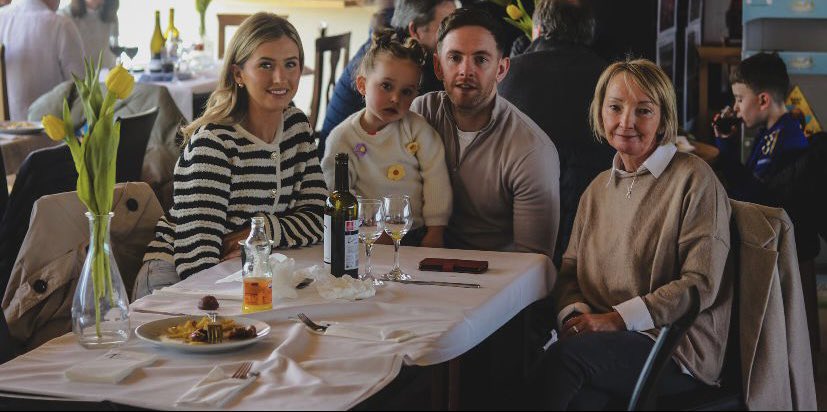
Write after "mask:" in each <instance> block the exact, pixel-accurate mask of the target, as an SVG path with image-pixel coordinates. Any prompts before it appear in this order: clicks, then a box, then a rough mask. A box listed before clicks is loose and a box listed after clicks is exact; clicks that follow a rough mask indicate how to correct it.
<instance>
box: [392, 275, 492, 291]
mask: <svg viewBox="0 0 827 412" xmlns="http://www.w3.org/2000/svg"><path fill="white" fill-rule="evenodd" d="M382 280H384V281H386V282H396V283H404V284H407V285H423V286H451V287H455V288H472V289H479V288H482V286H480V284H479V283H461V282H442V281H437V280H402V279H390V278H387V277H383V278H382Z"/></svg>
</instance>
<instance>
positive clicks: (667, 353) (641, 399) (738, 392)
mask: <svg viewBox="0 0 827 412" xmlns="http://www.w3.org/2000/svg"><path fill="white" fill-rule="evenodd" d="M740 243H741V242H740V236H739V235H738V228H737V227H736V225H735V220H734V219H731V221H730V248H731V249H730V252H729V256H728V260H729V262H728V264H727V266H728V268H727V270H726V271H725V272H724V274H725V275H730V276H733V283H732V296H733V298H732V312H731V314H730V324H729V338H728V340H727V344H726V349H725V354H724V365H723V368H722V370H721V377H720V381H721V386H720V387H703V388H701V389H698V390H693V391H690V392H687V393H682V394H679V395H675V396H669V397H658V394H657V382H658V381H659V378H660V375H661V373H662V372H663V371H664V370H665V369H666V366H667V365H668V362H670V360H671V359H672V356H673V355H674V352H675V349H676V348H677V346H678V344H679V343H680V342H681V340H683V338H684V336H686V332H687V331H688V330H689V328H690V327H691V326H692V324H693V323H694V322H695V319H696V318H697V317H698V313H699V311H700V296H699V294H698V290H697V288H695V287H694V286H693V287H692V288H690V290H689V296H690V305H689V310H688V311H687V313H686V314H685V315H683V316H682V317H681V318H679V319H678V320H677V321H675V322H674V323H673V324H672V325H666V326H663V327H662V328H661V330H660V335H658V339H657V341H656V342H655V345H654V347H652V351H651V352H649V358H648V359H647V360H646V363H645V364H644V366H643V370H642V371H641V372H640V375H638V381H637V384H636V385H635V390H634V392H632V398H631V400H630V401H629V404H628V410H630V411H637V410H643V411H654V410H689V411H706V410H736V411H740V410H746V409H747V408H746V404H745V402H744V396H743V384H742V380H741V358H740V354H741V351H740V339H739V336H740V331H739V322H738V316H739V313H738V304H739V300H740V299H739V295H738V287H739V286H738V283H739V282H740V278H739V273H740V262H739V259H740V254H739V253H738V246H739V245H740Z"/></svg>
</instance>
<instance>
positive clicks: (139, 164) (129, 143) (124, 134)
mask: <svg viewBox="0 0 827 412" xmlns="http://www.w3.org/2000/svg"><path fill="white" fill-rule="evenodd" d="M157 117H158V107H157V106H155V107H153V108H151V109H149V110H147V111H145V112H142V113H136V114H133V115H129V116H124V117H121V118H120V121H121V140H120V143H119V144H118V160H117V163H116V166H115V181H116V182H118V183H121V182H138V181H140V180H141V170H142V169H143V166H144V154H145V153H146V146H147V143H149V136H150V134H151V133H152V127H153V126H155V118H157Z"/></svg>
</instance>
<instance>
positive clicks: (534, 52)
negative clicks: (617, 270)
mask: <svg viewBox="0 0 827 412" xmlns="http://www.w3.org/2000/svg"><path fill="white" fill-rule="evenodd" d="M589 3H590V2H589V1H588V0H583V1H570V0H540V1H538V2H537V4H536V8H535V9H534V19H533V20H534V25H535V28H536V29H535V31H537V32H538V35H537V38H536V39H534V41H533V42H532V43H531V45H530V46H529V47H528V50H527V51H526V52H525V53H524V54H521V55H519V56H517V57H513V58H512V59H511V68H510V69H509V70H508V75H507V76H505V79H503V81H502V82H501V83H500V85H499V86H498V90H499V93H500V96H502V97H505V98H506V99H507V100H508V101H509V102H511V103H513V104H514V106H517V108H518V109H520V110H521V111H522V112H523V113H525V114H527V115H528V117H530V118H531V120H534V122H535V123H537V125H538V126H540V128H541V129H543V131H544V132H546V134H547V135H548V137H550V138H551V140H552V141H553V142H554V146H555V147H556V148H557V152H558V154H559V158H560V229H559V232H558V236H557V246H556V247H555V254H554V263H555V265H557V267H558V268H559V267H560V260H561V258H562V255H563V251H564V250H565V248H566V245H568V243H569V235H570V234H571V228H572V225H573V223H574V215H575V214H576V213H577V204H578V203H579V201H580V195H581V194H582V193H583V191H584V190H586V187H587V186H588V185H589V183H590V182H591V181H592V180H593V179H594V178H595V176H597V174H598V173H600V172H602V171H604V170H606V165H608V164H609V163H610V162H611V160H612V156H614V152H615V151H614V149H612V147H611V146H609V145H607V144H605V143H603V142H601V141H598V140H596V139H595V138H594V135H593V133H592V131H591V128H590V127H589V123H588V120H587V119H586V117H585V116H583V114H584V113H588V111H589V103H590V102H591V99H592V95H593V94H594V87H595V85H597V79H598V78H599V77H600V73H602V72H603V69H605V68H606V62H605V61H604V60H603V59H602V58H600V57H599V56H597V54H595V53H594V52H593V51H592V50H591V49H590V48H589V45H590V44H591V42H592V40H593V39H594V28H595V21H594V16H593V15H592V11H591V6H590V4H589Z"/></svg>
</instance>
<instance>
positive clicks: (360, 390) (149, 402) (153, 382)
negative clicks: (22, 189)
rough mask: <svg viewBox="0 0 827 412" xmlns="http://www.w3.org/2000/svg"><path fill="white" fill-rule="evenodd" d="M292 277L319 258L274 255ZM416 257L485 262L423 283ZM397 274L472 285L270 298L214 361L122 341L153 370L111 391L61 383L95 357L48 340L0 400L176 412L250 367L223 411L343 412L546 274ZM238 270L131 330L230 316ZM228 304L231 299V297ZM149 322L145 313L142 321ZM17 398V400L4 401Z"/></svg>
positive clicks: (499, 265)
mask: <svg viewBox="0 0 827 412" xmlns="http://www.w3.org/2000/svg"><path fill="white" fill-rule="evenodd" d="M278 252H279V253H282V254H284V255H286V256H288V257H291V258H293V259H295V261H296V268H297V269H298V268H306V267H309V266H312V265H321V260H322V252H323V250H322V247H321V246H320V245H317V246H315V247H310V248H302V249H290V250H279V251H278ZM392 255H393V253H392V247H390V246H384V245H377V246H376V247H375V249H374V271H375V272H376V273H385V272H387V271H388V270H389V269H390V267H391V262H392ZM426 257H435V258H455V259H470V260H487V261H488V262H489V269H488V271H487V272H486V273H484V274H461V273H442V272H423V271H419V270H417V269H416V268H417V267H418V262H419V261H420V260H422V259H423V258H426ZM401 264H402V268H403V269H404V270H406V271H407V272H408V273H410V274H411V275H412V276H413V277H414V278H415V279H418V280H440V281H449V282H464V283H478V284H480V285H481V288H479V289H472V288H456V287H446V286H423V285H412V284H400V283H390V282H389V283H386V285H385V286H383V287H380V288H378V289H377V291H376V295H375V296H373V297H371V298H368V299H364V300H359V301H346V300H332V301H331V300H325V299H323V298H322V297H321V296H320V294H319V293H318V292H317V291H316V288H315V287H314V286H313V285H311V286H310V287H307V288H304V289H301V290H298V291H297V292H298V297H297V298H296V299H276V300H274V303H273V306H274V307H273V310H270V311H265V312H259V313H255V314H252V315H245V316H248V317H251V318H254V319H257V320H260V321H263V322H266V323H267V324H269V325H270V327H271V328H272V329H271V332H270V333H269V335H268V336H267V337H266V338H264V339H263V340H262V341H259V342H257V343H255V344H254V345H252V346H250V347H247V348H245V349H240V350H237V351H232V352H226V353H218V354H196V353H184V352H177V351H172V350H169V349H167V348H162V347H158V346H155V345H153V344H150V343H148V342H145V341H142V340H139V339H138V338H136V337H135V336H134V334H133V336H132V338H131V340H130V341H129V342H128V343H127V344H125V346H123V347H122V348H121V349H125V350H132V351H137V352H141V353H146V354H157V355H158V356H159V357H160V360H159V361H158V362H156V363H155V364H153V365H151V366H148V367H144V368H142V369H140V370H139V371H138V372H135V373H133V374H132V375H130V376H129V377H127V378H126V379H125V380H124V381H122V382H121V383H119V384H103V383H81V382H74V381H70V380H68V379H67V378H66V377H65V376H64V371H66V370H67V369H68V368H70V367H72V366H73V365H77V364H80V363H84V362H88V361H90V360H92V359H95V358H97V357H99V356H101V355H102V354H104V353H105V350H86V349H83V348H82V347H80V346H79V345H78V343H77V339H76V338H75V336H74V335H72V334H71V333H70V334H67V335H64V336H61V337H58V338H56V339H54V340H52V341H50V342H48V343H46V344H45V345H43V346H41V347H39V348H37V349H35V350H33V351H31V352H29V353H27V354H24V355H21V356H19V357H18V358H16V359H14V360H12V361H9V362H8V363H6V364H4V365H1V366H0V397H7V396H21V394H22V396H24V397H31V396H41V397H42V396H45V397H47V398H49V399H56V400H67V399H72V400H83V401H92V402H107V401H109V402H115V403H118V404H125V405H130V406H135V407H141V408H152V409H186V408H184V407H182V406H180V405H176V403H175V402H176V399H178V398H179V397H180V396H181V395H182V394H183V393H184V392H186V391H187V390H188V389H189V388H191V387H193V385H195V384H196V383H197V382H198V381H199V380H200V379H201V378H203V377H204V376H205V375H207V373H208V372H210V370H211V369H212V368H213V366H215V365H223V366H225V367H226V368H228V369H230V368H233V369H234V368H236V367H237V366H238V365H239V364H240V363H241V362H243V361H253V362H254V366H253V368H252V369H253V371H256V372H259V373H260V375H259V376H258V378H257V380H256V382H254V383H253V384H252V385H250V386H249V387H247V388H246V389H244V390H243V391H242V392H241V393H240V394H239V396H237V397H236V398H234V399H233V400H231V401H230V402H228V403H227V404H225V405H224V406H223V407H222V409H230V410H257V409H336V410H343V409H349V408H352V407H354V406H355V405H358V404H359V403H360V402H362V401H364V400H366V399H368V398H370V397H371V396H372V395H373V394H375V393H377V392H379V391H380V390H381V389H382V388H384V387H385V386H387V385H388V384H389V383H391V382H392V381H393V380H394V378H395V377H396V376H397V375H398V374H399V372H400V370H401V368H402V366H403V365H418V366H428V365H437V364H441V363H444V362H448V361H451V360H453V359H456V358H458V357H460V356H461V355H463V354H464V353H466V352H467V351H469V350H470V349H472V348H474V347H475V346H477V345H478V344H479V343H481V342H482V341H483V340H485V339H486V338H487V337H488V336H489V335H491V334H492V333H494V332H495V331H497V330H498V329H499V328H500V327H501V326H503V325H504V324H506V323H507V322H508V321H509V320H510V319H512V318H513V317H515V316H516V315H517V314H518V313H520V311H521V310H523V309H524V308H526V307H527V306H528V305H530V304H531V303H533V302H535V301H537V300H540V299H542V298H543V297H545V296H546V295H547V293H548V292H549V288H550V287H551V285H553V283H554V280H555V277H556V269H555V268H554V265H553V264H552V263H551V261H550V259H548V258H547V257H546V256H544V255H538V254H530V253H506V252H482V251H463V250H448V249H428V248H402V250H401ZM240 266H241V265H240V261H239V259H233V260H229V261H225V262H223V263H221V264H219V265H217V266H214V267H213V268H211V269H208V270H205V271H203V272H201V273H198V274H196V275H194V276H191V277H189V278H187V279H185V280H184V281H182V282H179V283H178V284H176V285H174V286H173V287H169V288H166V289H164V290H163V292H158V293H155V294H153V295H150V296H146V297H144V298H142V299H139V300H137V301H136V302H134V303H132V305H131V309H132V311H131V315H130V316H131V318H130V319H131V322H132V326H133V327H136V326H138V325H141V324H144V323H147V322H150V321H154V320H158V319H163V318H165V317H168V315H165V314H163V312H168V313H170V314H175V313H184V314H192V315H197V316H203V314H204V312H203V311H201V310H199V309H198V308H197V303H198V301H199V299H200V298H201V297H202V296H203V295H205V294H214V295H215V296H216V297H218V298H219V302H220V304H221V307H220V308H219V314H220V315H221V316H237V315H241V296H242V289H241V288H242V286H241V282H239V281H227V278H228V277H229V276H231V275H233V274H234V273H235V272H237V271H238V270H240ZM234 297H237V299H236V298H234ZM151 312H156V313H151ZM299 312H303V313H306V314H307V315H308V316H309V317H310V318H311V319H313V320H316V321H332V322H344V323H351V324H356V325H367V326H375V327H385V328H393V329H401V330H407V331H410V332H413V333H414V334H415V335H416V336H415V337H414V338H412V339H410V340H407V341H405V342H401V343H396V342H389V341H381V342H380V341H369V340H360V339H352V338H345V337H338V336H325V335H319V334H315V333H312V332H310V331H309V329H307V328H306V327H304V326H303V325H302V324H301V323H298V322H296V321H295V320H294V319H293V318H294V317H295V316H296V314H297V313H299ZM11 394H16V395H11Z"/></svg>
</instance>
